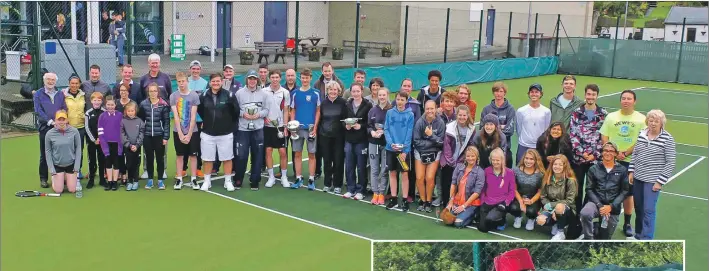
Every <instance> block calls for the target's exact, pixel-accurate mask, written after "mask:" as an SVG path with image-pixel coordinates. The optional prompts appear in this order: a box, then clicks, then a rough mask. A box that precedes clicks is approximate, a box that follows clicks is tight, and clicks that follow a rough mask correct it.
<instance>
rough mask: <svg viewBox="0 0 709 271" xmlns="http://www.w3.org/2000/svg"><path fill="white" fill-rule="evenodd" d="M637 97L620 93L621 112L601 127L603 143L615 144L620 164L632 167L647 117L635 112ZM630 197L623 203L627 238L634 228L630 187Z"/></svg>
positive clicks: (632, 92)
mask: <svg viewBox="0 0 709 271" xmlns="http://www.w3.org/2000/svg"><path fill="white" fill-rule="evenodd" d="M635 102H636V96H635V92H634V91H632V90H624V91H623V92H621V93H620V110H618V111H615V112H613V113H610V114H608V116H607V117H606V119H605V121H604V122H603V126H601V141H602V142H603V144H605V143H606V142H609V141H610V142H613V143H614V144H616V145H617V146H618V158H617V159H618V163H620V164H621V165H623V166H624V167H626V168H628V167H630V161H631V158H632V154H633V148H634V146H635V142H636V141H637V140H638V135H639V134H640V131H641V130H643V129H645V128H646V127H647V125H646V124H645V116H644V115H643V114H641V113H640V112H638V111H635ZM630 191H631V192H630V196H629V197H628V198H627V199H625V201H624V202H623V211H624V213H625V215H624V216H623V218H624V219H623V222H624V223H623V232H624V233H625V236H626V237H632V236H633V235H634V234H633V228H632V227H631V226H630V217H631V216H632V214H633V205H634V203H633V187H632V184H631V187H630Z"/></svg>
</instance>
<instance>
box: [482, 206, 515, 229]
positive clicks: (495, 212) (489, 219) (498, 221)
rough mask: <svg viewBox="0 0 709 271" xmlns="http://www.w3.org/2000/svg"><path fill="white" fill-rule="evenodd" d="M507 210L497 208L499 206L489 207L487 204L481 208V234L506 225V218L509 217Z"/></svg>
mask: <svg viewBox="0 0 709 271" xmlns="http://www.w3.org/2000/svg"><path fill="white" fill-rule="evenodd" d="M507 209H509V207H507V208H505V210H504V211H502V210H500V209H498V208H497V205H494V206H492V205H487V204H485V203H483V204H482V206H480V224H479V225H478V230H480V231H481V232H488V231H490V230H491V229H494V228H496V227H497V226H500V225H503V224H504V223H505V217H506V216H507Z"/></svg>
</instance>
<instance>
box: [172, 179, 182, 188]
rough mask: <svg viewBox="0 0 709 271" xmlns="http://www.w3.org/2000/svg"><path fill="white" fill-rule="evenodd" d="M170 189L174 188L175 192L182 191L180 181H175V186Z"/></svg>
mask: <svg viewBox="0 0 709 271" xmlns="http://www.w3.org/2000/svg"><path fill="white" fill-rule="evenodd" d="M172 188H174V189H175V190H182V180H180V179H177V180H176V181H175V186H173V187H172Z"/></svg>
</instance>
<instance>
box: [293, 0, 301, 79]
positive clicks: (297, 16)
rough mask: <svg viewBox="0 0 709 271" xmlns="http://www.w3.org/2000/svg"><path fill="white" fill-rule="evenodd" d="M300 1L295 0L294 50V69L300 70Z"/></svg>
mask: <svg viewBox="0 0 709 271" xmlns="http://www.w3.org/2000/svg"><path fill="white" fill-rule="evenodd" d="M299 21H300V1H295V46H294V49H293V52H295V55H294V60H293V62H294V63H293V69H294V70H296V71H297V70H298V56H299V55H298V47H300V41H298V28H300V24H299Z"/></svg>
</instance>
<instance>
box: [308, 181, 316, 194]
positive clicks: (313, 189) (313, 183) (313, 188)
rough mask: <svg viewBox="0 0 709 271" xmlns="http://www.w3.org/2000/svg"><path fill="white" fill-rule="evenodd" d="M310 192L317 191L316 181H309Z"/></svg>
mask: <svg viewBox="0 0 709 271" xmlns="http://www.w3.org/2000/svg"><path fill="white" fill-rule="evenodd" d="M308 191H315V181H313V180H308Z"/></svg>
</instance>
